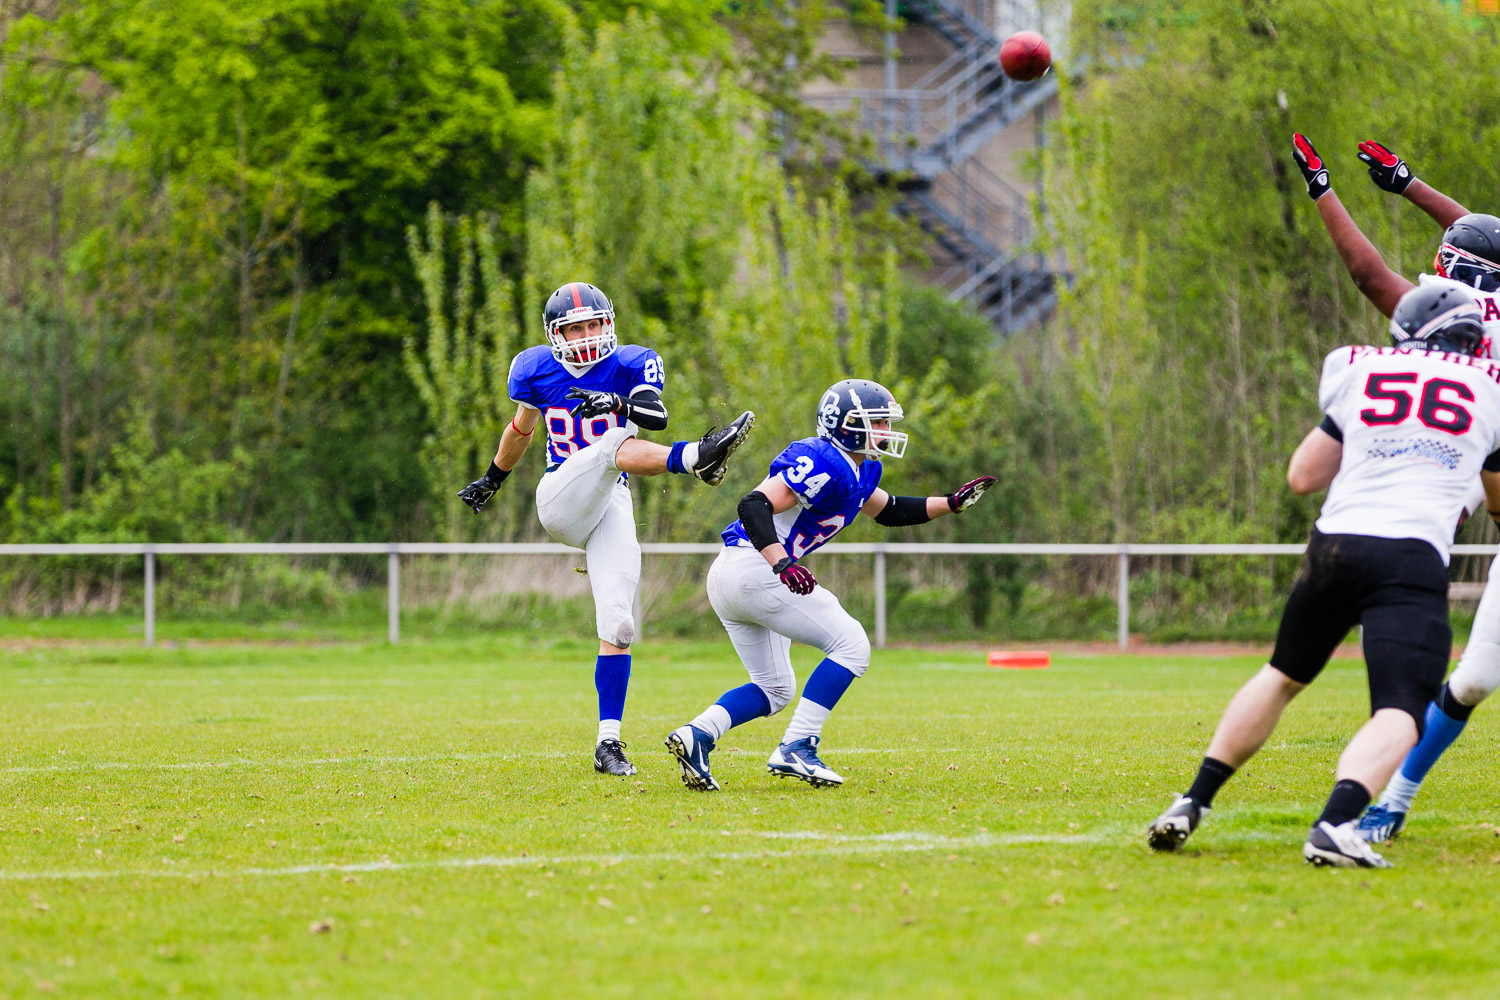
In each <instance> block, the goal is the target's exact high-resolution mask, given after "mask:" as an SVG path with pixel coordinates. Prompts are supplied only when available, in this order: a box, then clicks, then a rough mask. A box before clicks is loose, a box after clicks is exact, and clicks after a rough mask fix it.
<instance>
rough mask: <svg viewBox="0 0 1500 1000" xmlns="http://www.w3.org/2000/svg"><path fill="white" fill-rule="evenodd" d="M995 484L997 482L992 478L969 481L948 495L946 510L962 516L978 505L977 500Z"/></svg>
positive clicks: (983, 477) (984, 477)
mask: <svg viewBox="0 0 1500 1000" xmlns="http://www.w3.org/2000/svg"><path fill="white" fill-rule="evenodd" d="M997 482H999V480H997V479H996V478H995V477H994V476H980V477H979V478H978V479H971V480H969V481H968V482H967V483H964V484H963V485H962V486H960V487H959V488H958V489H956V490H954V491H953V492H952V493H949V494H948V509H949V510H951V511H953V513H955V514H962V513H963V512H964V511H966V510H968V509H969V508H970V507H972V506H974V505H975V504H976V503H978V502H979V498H980V497H982V496H984V491H985V490H987V489H989V488H990V487H991V486H994V485H995V483H997Z"/></svg>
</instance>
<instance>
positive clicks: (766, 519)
mask: <svg viewBox="0 0 1500 1000" xmlns="http://www.w3.org/2000/svg"><path fill="white" fill-rule="evenodd" d="M739 513H740V524H742V525H744V527H745V534H746V535H748V536H750V544H751V545H753V546H755V548H756V549H757V550H759V549H763V548H765V547H766V546H767V545H771V544H774V543H775V542H776V541H777V538H776V522H775V521H774V520H772V518H773V516H774V514H773V511H772V507H771V498H770V497H768V496H766V495H765V494H764V493H762V492H761V491H760V490H752V491H751V492H749V493H746V494H745V496H744V497H743V498H742V499H741V500H740V511H739Z"/></svg>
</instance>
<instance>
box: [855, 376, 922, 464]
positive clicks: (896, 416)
mask: <svg viewBox="0 0 1500 1000" xmlns="http://www.w3.org/2000/svg"><path fill="white" fill-rule="evenodd" d="M850 395H851V396H852V397H853V398H854V404H855V405H854V408H853V409H851V410H850V411H849V412H848V413H846V414H844V422H843V424H841V425H840V429H841V430H845V431H853V432H854V433H856V434H859V435H861V438H860V440H862V441H864V447H862V448H854V449H851V450H852V451H854V452H855V453H856V454H860V455H864V456H865V457H866V458H900V457H901V456H902V455H905V454H906V439H907V437H908V436H909V435H907V434H906V432H905V431H896V430H891V429H890V427H889V425H890V424H893V423H895V422H896V421H898V420H900V419H901V418H902V417H903V416H905V414H904V413H903V412H902V410H901V404H900V403H898V402H896V401H895V400H891V401H890V402H889V403H887V404H885V405H883V406H874V407H869V408H866V407H865V406H863V405H861V404H860V401H859V394H858V393H857V392H852V391H851V392H850ZM877 420H883V421H885V422H886V424H887V426H886V427H876V426H875V421H877Z"/></svg>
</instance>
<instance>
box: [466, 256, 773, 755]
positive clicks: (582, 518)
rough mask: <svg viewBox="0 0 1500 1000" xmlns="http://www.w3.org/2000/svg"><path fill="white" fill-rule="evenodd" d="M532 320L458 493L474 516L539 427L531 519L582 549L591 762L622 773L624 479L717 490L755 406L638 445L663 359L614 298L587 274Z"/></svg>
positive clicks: (660, 411) (631, 587)
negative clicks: (541, 458) (593, 703)
mask: <svg viewBox="0 0 1500 1000" xmlns="http://www.w3.org/2000/svg"><path fill="white" fill-rule="evenodd" d="M542 325H543V328H544V330H545V332H546V342H545V343H544V344H539V345H537V346H535V347H531V348H528V349H526V350H524V351H522V352H521V353H520V354H518V355H516V357H515V360H514V361H512V362H511V366H510V378H509V391H510V397H511V399H513V400H514V401H515V402H516V404H517V410H516V415H515V417H514V418H513V419H512V420H511V422H510V424H509V426H507V427H506V428H505V433H504V434H502V435H501V437H500V447H499V449H498V450H497V452H496V453H495V460H494V461H493V462H491V463H490V468H489V471H488V472H486V473H485V474H484V476H483V477H482V478H480V479H477V480H475V481H474V482H472V483H470V484H469V485H468V486H465V487H464V488H463V489H462V490H460V491H459V494H458V496H459V498H460V499H462V500H463V501H464V503H466V504H468V505H469V506H470V507H472V508H473V509H474V513H476V514H478V513H479V512H480V511H481V510H483V509H484V505H485V503H486V502H488V501H489V499H490V497H492V496H494V495H495V491H496V490H498V489H499V488H500V484H501V483H503V482H505V479H506V477H507V476H509V475H510V471H511V469H513V468H515V465H516V463H517V462H519V461H520V460H521V456H522V455H524V454H525V453H526V446H527V445H529V444H530V443H531V435H532V433H533V432H534V431H535V430H536V427H537V425H538V424H539V423H540V424H541V425H542V427H543V429H544V430H545V432H546V437H547V471H546V473H545V474H544V475H543V476H542V478H541V481H540V482H538V483H537V487H536V513H537V517H538V519H539V520H540V521H541V522H542V527H544V528H546V529H547V533H548V534H549V535H551V536H552V537H553V538H555V539H557V540H558V541H559V542H562V543H563V544H564V545H571V546H574V547H575V548H580V549H583V550H584V553H585V558H586V560H587V563H588V574H589V586H590V589H591V590H593V592H594V617H595V626H596V628H597V631H598V635H599V656H598V659H597V660H596V661H595V663H594V687H595V689H596V690H597V692H598V695H599V738H598V741H597V742H596V743H595V745H594V770H596V771H598V772H600V773H601V774H614V775H620V776H628V775H632V774H634V773H635V765H634V764H632V763H630V760H629V758H627V757H626V756H625V744H624V743H623V742H621V740H620V718H621V716H622V715H623V714H624V710H625V692H626V688H627V686H628V685H629V683H630V646H631V643H632V642H633V641H634V640H635V610H634V606H635V592H636V588H637V586H639V584H640V582H641V547H640V544H639V543H638V542H637V541H636V537H635V515H634V507H633V505H632V502H631V497H630V487H629V485H628V483H627V477H628V476H652V475H658V474H660V473H663V472H675V473H680V474H691V475H694V476H697V477H698V478H699V479H702V480H703V481H704V482H706V483H708V484H709V485H710V486H717V485H718V484H719V483H720V482H721V481H722V480H723V478H724V467H725V462H726V461H727V460H728V458H729V456H730V454H731V453H732V452H733V451H734V450H735V449H736V448H738V447H739V445H740V442H741V441H743V440H744V439H745V435H746V434H748V433H749V432H750V428H751V427H753V426H754V425H755V414H753V413H750V412H749V411H746V412H744V413H742V414H740V415H739V416H738V417H736V418H735V419H734V421H732V422H731V423H730V425H729V426H728V427H726V428H724V429H723V430H722V431H713V430H710V431H709V432H708V433H707V434H705V435H703V437H702V438H700V439H698V440H697V441H691V442H690V441H678V442H677V443H676V444H674V445H672V446H671V447H670V448H669V447H667V446H665V445H660V444H655V443H653V442H650V441H641V440H639V439H638V438H637V437H636V431H637V430H638V429H641V428H644V429H646V430H665V429H666V426H667V409H666V406H665V405H664V404H663V403H662V399H661V394H662V389H663V387H664V386H665V384H666V374H665V369H664V367H663V365H662V360H661V355H659V354H657V353H656V352H655V351H653V350H651V349H650V348H649V347H641V346H638V345H635V344H621V343H620V342H619V338H618V336H617V335H616V333H615V308H614V305H613V304H611V303H610V301H609V299H608V298H607V297H606V296H605V294H604V293H603V292H601V291H600V290H599V289H597V288H595V287H594V286H593V285H590V284H588V283H586V282H582V281H570V282H568V283H567V284H566V285H563V286H562V287H561V288H559V289H558V290H557V291H555V292H553V293H552V295H551V296H550V297H549V298H548V299H547V305H546V307H545V308H544V310H543V313H542Z"/></svg>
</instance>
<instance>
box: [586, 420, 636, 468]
mask: <svg viewBox="0 0 1500 1000" xmlns="http://www.w3.org/2000/svg"><path fill="white" fill-rule="evenodd" d="M633 437H635V434H634V433H632V432H631V430H630V429H629V428H628V427H612V428H610V429H609V430H607V431H605V432H604V436H603V437H601V438H600V439H599V440H598V441H595V442H594V443H593V444H592V445H590V446H589V447H591V448H599V449H601V450H602V451H603V452H604V455H605V458H604V464H605V465H607V466H609V467H610V468H611V469H612V470H614V471H615V472H619V471H620V467H619V466H618V465H616V464H615V452H617V451H619V450H620V445H622V444H624V443H625V439H626V438H633Z"/></svg>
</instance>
